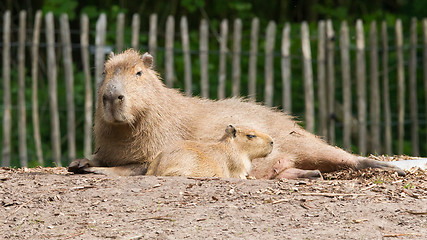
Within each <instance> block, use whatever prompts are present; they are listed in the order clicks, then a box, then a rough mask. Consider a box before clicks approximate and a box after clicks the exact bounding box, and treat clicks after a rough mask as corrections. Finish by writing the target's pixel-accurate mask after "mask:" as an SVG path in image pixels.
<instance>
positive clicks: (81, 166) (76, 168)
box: [68, 158, 97, 174]
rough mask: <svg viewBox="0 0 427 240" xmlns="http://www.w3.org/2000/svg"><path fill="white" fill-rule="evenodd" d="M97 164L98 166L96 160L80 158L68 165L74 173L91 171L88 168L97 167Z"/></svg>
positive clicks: (69, 169)
mask: <svg viewBox="0 0 427 240" xmlns="http://www.w3.org/2000/svg"><path fill="white" fill-rule="evenodd" d="M95 166H97V162H96V161H91V160H88V159H86V158H80V159H76V160H74V161H73V162H71V163H70V165H69V166H68V171H69V172H73V173H80V174H82V173H90V171H88V169H89V168H90V167H95Z"/></svg>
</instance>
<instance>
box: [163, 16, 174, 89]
mask: <svg viewBox="0 0 427 240" xmlns="http://www.w3.org/2000/svg"><path fill="white" fill-rule="evenodd" d="M174 36H175V20H174V18H173V16H169V17H168V19H167V21H166V43H165V48H166V49H165V64H166V67H165V70H166V73H165V75H166V76H165V77H166V79H165V80H166V86H167V87H170V88H171V87H173V80H174V72H173V43H174Z"/></svg>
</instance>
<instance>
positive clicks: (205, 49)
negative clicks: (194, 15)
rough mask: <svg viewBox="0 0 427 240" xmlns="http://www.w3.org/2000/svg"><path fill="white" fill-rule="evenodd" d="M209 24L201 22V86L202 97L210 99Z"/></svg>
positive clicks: (204, 20)
mask: <svg viewBox="0 0 427 240" xmlns="http://www.w3.org/2000/svg"><path fill="white" fill-rule="evenodd" d="M208 29H209V28H208V22H207V21H206V19H202V21H201V22H200V48H199V51H200V84H201V90H202V91H201V92H202V97H204V98H208V97H209V31H208Z"/></svg>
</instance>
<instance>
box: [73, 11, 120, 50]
mask: <svg viewBox="0 0 427 240" xmlns="http://www.w3.org/2000/svg"><path fill="white" fill-rule="evenodd" d="M86 17H87V16H86ZM81 21H82V22H83V21H86V20H83V16H82V19H81ZM82 27H83V26H82ZM124 29H125V14H124V13H119V14H118V15H117V28H116V52H121V51H122V50H123V45H124V40H123V39H124Z"/></svg>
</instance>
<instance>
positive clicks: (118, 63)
mask: <svg viewBox="0 0 427 240" xmlns="http://www.w3.org/2000/svg"><path fill="white" fill-rule="evenodd" d="M152 67H153V57H152V56H151V55H150V54H148V53H145V54H143V55H141V54H140V53H139V52H137V51H135V50H133V49H129V50H127V51H125V52H123V53H121V54H118V55H114V54H111V55H110V58H109V59H108V60H107V62H106V63H105V70H104V80H103V82H102V83H101V86H100V88H99V92H98V103H97V104H98V108H97V111H99V113H100V114H101V116H102V119H103V120H104V121H105V122H107V123H110V124H132V123H134V122H135V121H136V118H137V117H138V116H140V115H142V114H144V110H145V108H146V107H147V104H148V101H147V100H149V99H150V98H153V97H155V93H156V92H157V90H156V89H159V88H160V87H161V83H160V81H159V80H158V76H157V73H156V72H155V71H154V70H152Z"/></svg>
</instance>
